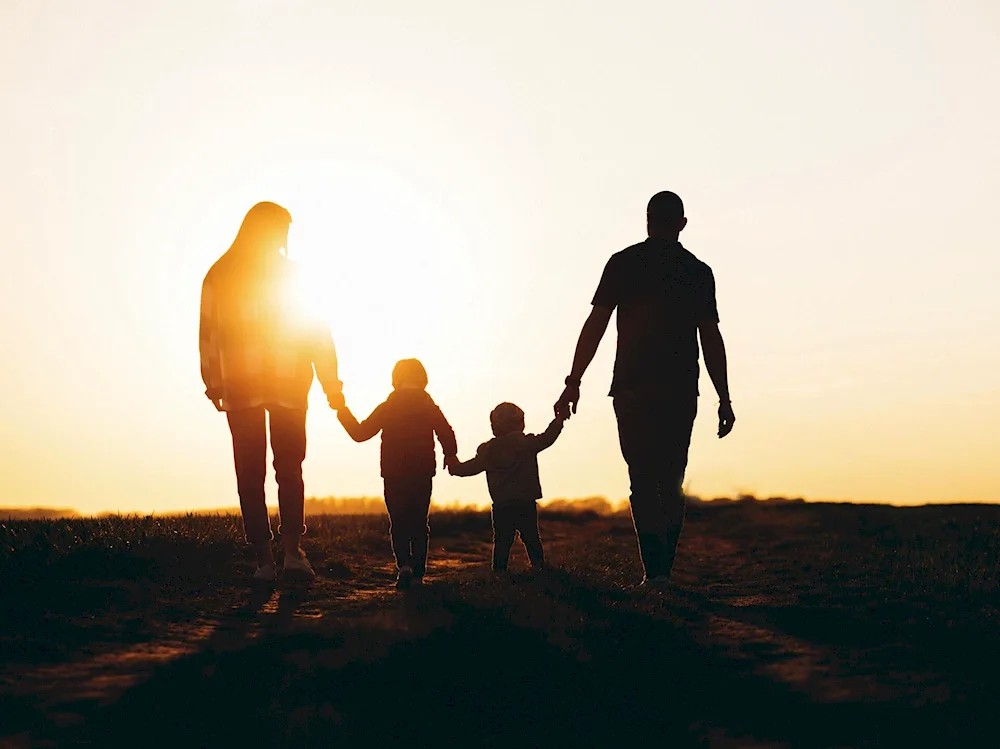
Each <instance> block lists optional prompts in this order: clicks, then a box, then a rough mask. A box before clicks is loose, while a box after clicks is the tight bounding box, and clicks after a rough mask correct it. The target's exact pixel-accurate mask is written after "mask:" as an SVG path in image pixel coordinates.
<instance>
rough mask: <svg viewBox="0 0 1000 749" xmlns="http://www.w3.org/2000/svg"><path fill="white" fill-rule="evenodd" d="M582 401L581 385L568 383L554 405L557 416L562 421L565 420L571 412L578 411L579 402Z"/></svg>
mask: <svg viewBox="0 0 1000 749" xmlns="http://www.w3.org/2000/svg"><path fill="white" fill-rule="evenodd" d="M579 402H580V386H579V385H567V386H566V388H565V389H564V390H563V391H562V395H560V396H559V400H557V401H556V404H555V406H553V411H555V416H556V418H557V419H559V420H560V421H565V420H566V419H568V418H569V417H570V415H571V414H575V413H576V407H577V404H578V403H579Z"/></svg>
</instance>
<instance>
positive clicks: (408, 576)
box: [396, 567, 413, 588]
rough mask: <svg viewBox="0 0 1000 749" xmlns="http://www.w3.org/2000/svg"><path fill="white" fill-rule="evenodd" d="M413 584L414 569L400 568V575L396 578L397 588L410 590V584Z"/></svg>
mask: <svg viewBox="0 0 1000 749" xmlns="http://www.w3.org/2000/svg"><path fill="white" fill-rule="evenodd" d="M412 582H413V568H412V567H400V568H399V575H398V576H397V577H396V587H397V588H409V587H410V583H412Z"/></svg>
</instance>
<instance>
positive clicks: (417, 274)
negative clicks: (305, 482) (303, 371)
mask: <svg viewBox="0 0 1000 749" xmlns="http://www.w3.org/2000/svg"><path fill="white" fill-rule="evenodd" d="M338 177H339V178H338ZM287 207H288V208H289V210H290V211H291V212H292V217H293V223H292V228H291V231H290V233H289V245H288V252H289V257H291V258H292V259H293V260H295V261H296V262H297V263H298V264H299V265H300V267H301V269H302V288H301V289H300V291H299V292H298V293H299V294H300V295H301V297H302V301H303V303H304V304H305V305H306V307H307V308H308V309H309V310H310V312H311V313H312V314H315V315H318V316H319V317H321V318H322V319H325V320H327V321H328V322H329V324H330V328H331V331H332V333H333V337H334V342H335V344H336V346H337V353H338V357H339V359H340V363H341V365H340V369H341V379H342V380H344V383H345V392H346V394H347V395H348V397H349V398H352V399H355V398H356V399H357V400H358V401H361V402H363V403H364V404H365V405H368V404H371V405H374V404H375V403H377V402H378V401H379V400H380V399H381V398H384V397H385V394H386V392H387V391H388V389H389V387H390V374H391V371H392V367H393V364H394V363H395V362H396V361H398V360H399V359H402V358H407V357H411V356H415V357H417V358H420V359H421V360H423V361H424V363H425V365H427V366H428V368H429V369H431V368H432V367H433V365H434V364H440V363H443V362H448V361H449V360H452V359H453V357H454V356H455V342H456V336H457V337H459V338H460V337H461V335H462V334H464V333H466V332H468V331H467V330H465V328H466V327H467V326H468V320H467V319H463V314H462V308H463V307H468V305H469V303H470V301H471V300H472V299H473V298H474V292H472V291H471V289H473V288H474V278H473V277H472V276H474V275H475V273H474V264H473V263H470V258H469V256H468V253H467V250H466V247H465V246H464V244H465V243H464V242H463V241H462V240H461V234H460V232H459V231H458V230H457V229H456V227H455V226H454V225H453V223H452V222H450V221H449V220H448V218H447V216H443V215H442V214H441V212H440V211H439V210H436V207H435V206H433V205H428V204H427V203H426V201H425V200H423V199H422V196H421V194H420V193H419V191H418V190H416V189H414V187H413V186H412V185H410V184H408V183H407V182H406V181H405V180H403V179H401V178H400V177H398V176H397V175H393V174H386V173H379V172H377V171H366V172H364V173H356V172H355V173H352V174H350V175H347V178H345V175H343V174H340V175H338V174H336V173H327V174H326V175H325V179H320V178H314V179H312V180H310V181H309V182H308V185H303V189H302V190H301V193H300V195H299V196H298V197H297V199H296V198H292V199H291V200H289V201H288V203H287ZM467 317H468V316H466V318H467Z"/></svg>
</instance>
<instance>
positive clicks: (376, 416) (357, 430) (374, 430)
mask: <svg viewBox="0 0 1000 749" xmlns="http://www.w3.org/2000/svg"><path fill="white" fill-rule="evenodd" d="M384 414H385V404H384V403H383V404H381V405H379V406H377V407H376V408H375V410H374V411H372V415H371V416H369V417H368V418H367V419H365V420H364V421H362V422H361V423H360V424H359V423H358V420H357V419H356V418H354V414H352V413H351V409H349V408H348V407H347V406H344V407H343V408H342V409H340V410H339V411H337V420H338V421H339V422H340V423H341V424H342V425H343V427H344V430H345V431H346V432H347V433H348V434H349V435H350V436H351V439H352V440H354V441H355V442H365V441H366V440H370V439H371V438H372V437H374V436H375V435H376V434H378V433H379V432H380V431H382V426H383V425H384V421H385V418H384Z"/></svg>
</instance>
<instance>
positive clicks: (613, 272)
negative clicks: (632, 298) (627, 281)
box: [590, 257, 622, 309]
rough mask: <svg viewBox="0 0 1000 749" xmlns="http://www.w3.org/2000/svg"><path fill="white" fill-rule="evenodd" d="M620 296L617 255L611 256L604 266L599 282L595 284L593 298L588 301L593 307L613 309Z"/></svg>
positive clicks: (620, 279)
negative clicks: (595, 289)
mask: <svg viewBox="0 0 1000 749" xmlns="http://www.w3.org/2000/svg"><path fill="white" fill-rule="evenodd" d="M621 297H622V278H621V264H620V263H619V262H618V260H617V257H612V258H611V259H610V260H608V262H607V264H606V265H605V266H604V273H602V274H601V282H600V283H599V284H597V291H596V292H595V293H594V299H593V300H592V301H591V302H590V303H591V304H592V305H593V306H595V307H607V308H608V309H614V308H615V307H617V306H618V303H619V302H620V301H621Z"/></svg>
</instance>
